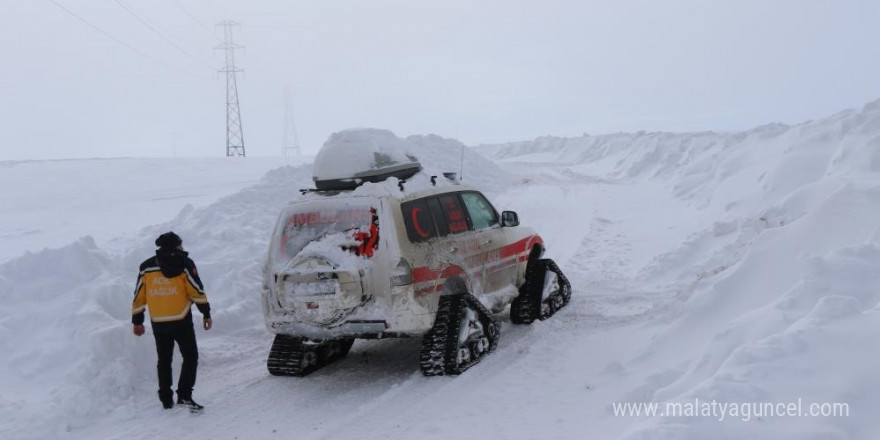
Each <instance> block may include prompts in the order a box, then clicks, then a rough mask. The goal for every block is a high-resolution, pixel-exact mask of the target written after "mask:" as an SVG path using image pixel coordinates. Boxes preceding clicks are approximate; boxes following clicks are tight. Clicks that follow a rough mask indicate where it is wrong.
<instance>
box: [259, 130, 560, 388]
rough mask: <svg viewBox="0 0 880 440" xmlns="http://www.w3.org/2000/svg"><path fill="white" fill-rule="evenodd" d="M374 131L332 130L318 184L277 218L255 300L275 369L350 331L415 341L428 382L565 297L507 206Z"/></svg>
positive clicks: (321, 358)
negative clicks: (505, 320)
mask: <svg viewBox="0 0 880 440" xmlns="http://www.w3.org/2000/svg"><path fill="white" fill-rule="evenodd" d="M406 148H407V145H406V143H405V141H404V140H402V139H400V138H397V137H396V136H394V134H393V133H391V132H388V131H384V130H366V131H364V130H361V131H353V130H352V131H343V132H340V133H336V134H335V135H333V136H332V137H331V138H330V140H328V142H327V143H326V144H325V146H324V148H323V149H322V151H321V152H320V153H319V155H318V157H317V158H316V160H315V175H314V180H315V188H314V189H307V190H302V191H301V193H302V194H301V197H299V198H297V199H296V200H295V201H294V202H292V203H290V204H289V205H288V206H287V207H286V208H284V210H283V211H282V212H281V215H280V216H279V218H278V222H277V224H276V226H275V229H274V233H273V234H272V239H271V245H270V249H269V255H268V259H267V264H266V268H265V274H264V276H265V282H264V289H263V295H262V303H263V311H264V315H265V319H266V325H267V327H268V329H269V331H270V332H272V333H274V334H275V335H276V336H275V340H274V343H273V344H272V348H271V350H270V353H269V359H268V368H269V372H270V373H271V374H273V375H281V376H285V375H290V376H303V375H306V374H308V373H310V372H312V371H314V370H316V369H318V368H320V367H322V366H324V365H326V364H327V363H329V362H332V361H334V360H337V359H340V358H342V357H344V356H345V355H346V354H347V353H348V351H349V350H350V349H351V346H352V343H353V342H354V340H355V339H359V338H360V339H382V338H398V337H420V338H422V348H421V353H420V365H421V371H422V373H423V374H424V375H426V376H434V375H449V374H459V373H461V372H463V371H465V370H466V369H468V368H469V367H471V366H472V365H474V364H475V363H477V362H479V360H480V359H481V358H482V357H483V356H485V355H486V354H488V353H490V352H492V351H493V350H494V349H495V347H496V345H497V344H498V338H499V330H500V325H499V322H498V321H497V320H496V318H495V316H494V314H496V313H498V312H501V311H503V310H504V309H505V308H506V307H507V306H508V305H509V306H510V320H511V322H513V323H515V324H528V323H531V322H533V321H534V320H536V319H545V318H547V317H549V316H551V315H553V314H554V313H555V312H556V311H557V310H558V309H560V308H562V307H563V306H565V305H566V304H568V302H569V299H570V297H571V285H570V284H569V282H568V280H567V279H566V278H565V276H564V275H563V274H562V272H561V271H560V270H559V268H558V267H557V266H556V264H554V263H553V261H551V260H549V259H544V258H542V256H543V253H544V242H543V240H542V239H541V237H540V236H539V235H538V234H537V233H535V231H534V230H532V229H531V228H529V227H525V226H520V224H519V220H518V217H517V214H516V213H515V212H512V211H504V212H502V213H500V214H499V213H498V211H497V210H496V209H495V208H494V207H493V206H492V204H491V203H490V202H489V200H488V199H487V198H486V197H485V196H483V194H482V193H480V191H479V190H478V189H476V188H473V187H470V186H468V185H465V184H463V183H462V182H459V181H457V180H456V178H455V176H454V175H450V174H448V173H447V174H446V175H444V174H443V173H440V172H437V173H431V172H428V171H426V170H423V169H422V166H421V164H420V163H419V162H418V161H417V159H416V158H415V157H414V156H412V155H411V154H408V153H406Z"/></svg>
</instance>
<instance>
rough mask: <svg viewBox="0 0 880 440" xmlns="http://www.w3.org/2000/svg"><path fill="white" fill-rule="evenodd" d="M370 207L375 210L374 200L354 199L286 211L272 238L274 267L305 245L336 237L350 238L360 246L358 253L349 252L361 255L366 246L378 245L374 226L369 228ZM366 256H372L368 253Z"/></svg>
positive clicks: (326, 202) (295, 253)
mask: <svg viewBox="0 0 880 440" xmlns="http://www.w3.org/2000/svg"><path fill="white" fill-rule="evenodd" d="M374 206H378V203H377V201H376V200H373V199H370V198H358V199H348V200H327V201H316V202H314V203H305V204H300V205H294V206H291V207H288V208H287V209H285V211H284V212H283V213H282V215H281V218H280V219H279V222H280V223H279V225H278V226H277V227H276V231H275V237H273V243H272V246H273V248H275V252H273V257H274V258H275V259H276V263H281V264H286V263H287V262H288V261H289V260H290V259H292V258H293V257H295V256H296V255H297V254H299V253H300V251H302V250H303V248H305V247H306V246H307V245H308V244H309V243H311V242H314V241H318V240H321V239H322V238H324V237H327V236H329V235H334V234H337V233H346V234H350V236H351V238H352V240H353V242H356V243H359V244H360V245H361V246H360V249H358V248H357V247H355V248H353V249H351V250H352V251H354V252H359V251H360V252H364V249H365V246H366V244H367V243H369V244H370V245H374V244H375V243H377V242H378V229H377V227H378V225H375V227H372V228H371V226H373V225H372V224H373V220H374V212H375V209H374V208H373V207H374ZM371 233H372V234H371ZM371 235H376V237H372V236H371ZM369 255H372V250H371V249H370V252H369ZM276 267H277V266H276Z"/></svg>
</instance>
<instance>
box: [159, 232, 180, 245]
mask: <svg viewBox="0 0 880 440" xmlns="http://www.w3.org/2000/svg"><path fill="white" fill-rule="evenodd" d="M182 243H183V240H181V239H180V236H178V235H177V234H175V233H173V232H171V231H168V232H166V233H164V234H162V235H160V236H159V238H157V239H156V246H159V247H160V248H162V249H175V248H176V247H178V246H180V245H181V244H182Z"/></svg>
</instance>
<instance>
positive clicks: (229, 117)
mask: <svg viewBox="0 0 880 440" xmlns="http://www.w3.org/2000/svg"><path fill="white" fill-rule="evenodd" d="M217 26H220V27H222V28H223V45H221V46H217V49H223V50H224V51H225V52H226V66H224V67H223V68H222V69H220V70H219V72H221V73H225V74H226V157H232V156H241V157H244V156H245V152H244V133H243V131H242V128H241V110H240V109H239V106H238V79H237V77H236V73H238V72H243V70H241V69H239V68H238V67H237V66H236V65H235V51H236V50H239V49H244V46H241V45H238V44H235V43H234V42H233V41H232V28H233V27H234V26H241V23H236V22H234V21H223V22H220V23H217Z"/></svg>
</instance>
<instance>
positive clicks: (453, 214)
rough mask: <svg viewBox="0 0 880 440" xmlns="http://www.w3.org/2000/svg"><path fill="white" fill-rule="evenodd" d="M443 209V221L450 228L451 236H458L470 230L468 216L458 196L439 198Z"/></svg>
mask: <svg viewBox="0 0 880 440" xmlns="http://www.w3.org/2000/svg"><path fill="white" fill-rule="evenodd" d="M437 199H438V200H439V201H440V207H441V208H443V219H444V220H446V225H447V226H448V227H449V233H450V234H458V233H461V232H465V231H467V230H468V229H469V225H468V220H467V216H466V215H465V214H464V210H463V209H462V207H461V202H460V201H459V199H458V195H457V194H447V195H444V196H440V197H438V198H437Z"/></svg>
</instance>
